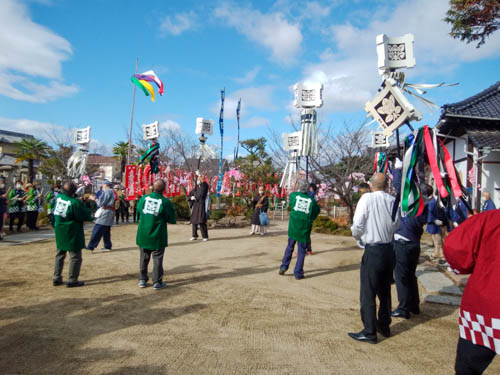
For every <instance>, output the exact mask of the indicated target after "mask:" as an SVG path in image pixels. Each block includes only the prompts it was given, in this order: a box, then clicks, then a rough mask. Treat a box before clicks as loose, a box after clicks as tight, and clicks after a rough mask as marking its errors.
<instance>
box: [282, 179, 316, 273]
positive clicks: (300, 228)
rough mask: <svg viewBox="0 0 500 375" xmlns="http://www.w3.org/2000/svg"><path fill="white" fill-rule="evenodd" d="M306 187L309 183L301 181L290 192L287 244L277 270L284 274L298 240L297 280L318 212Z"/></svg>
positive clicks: (302, 269) (301, 271)
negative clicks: (293, 191)
mask: <svg viewBox="0 0 500 375" xmlns="http://www.w3.org/2000/svg"><path fill="white" fill-rule="evenodd" d="M308 187H309V184H308V183H307V182H306V181H301V182H300V183H299V189H298V191H297V192H295V193H292V194H290V207H291V211H290V219H289V221H288V245H287V247H286V249H285V255H284V256H283V260H282V262H281V266H280V270H279V274H280V275H284V274H285V272H286V271H287V270H288V267H289V266H290V261H291V260H292V254H293V249H294V247H295V243H296V242H298V243H299V245H298V255H297V263H295V270H294V271H293V273H294V275H295V278H296V279H297V280H300V279H303V278H304V258H305V256H306V246H307V243H308V242H310V241H311V230H312V225H313V222H314V220H315V219H316V217H317V216H318V215H319V212H320V208H319V206H318V203H316V200H315V199H314V198H311V197H310V196H309V195H308V194H307V190H308Z"/></svg>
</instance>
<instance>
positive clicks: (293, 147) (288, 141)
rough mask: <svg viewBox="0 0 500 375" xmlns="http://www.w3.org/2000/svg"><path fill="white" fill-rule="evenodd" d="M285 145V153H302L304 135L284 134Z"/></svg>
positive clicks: (299, 133)
mask: <svg viewBox="0 0 500 375" xmlns="http://www.w3.org/2000/svg"><path fill="white" fill-rule="evenodd" d="M283 145H284V149H285V151H300V150H301V148H302V133H301V132H293V133H283Z"/></svg>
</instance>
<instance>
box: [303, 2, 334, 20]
mask: <svg viewBox="0 0 500 375" xmlns="http://www.w3.org/2000/svg"><path fill="white" fill-rule="evenodd" d="M332 6H333V5H332V4H329V5H322V4H321V3H320V2H319V1H308V2H307V3H305V5H303V7H302V10H301V12H302V17H303V18H306V19H320V18H324V17H327V16H329V15H330V11H331V10H332Z"/></svg>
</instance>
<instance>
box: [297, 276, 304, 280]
mask: <svg viewBox="0 0 500 375" xmlns="http://www.w3.org/2000/svg"><path fill="white" fill-rule="evenodd" d="M303 279H304V275H302V276H295V280H303Z"/></svg>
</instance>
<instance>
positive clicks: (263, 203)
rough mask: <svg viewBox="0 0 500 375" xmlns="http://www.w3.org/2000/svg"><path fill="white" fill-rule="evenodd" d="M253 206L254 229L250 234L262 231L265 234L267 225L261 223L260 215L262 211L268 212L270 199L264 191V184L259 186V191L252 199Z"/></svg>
mask: <svg viewBox="0 0 500 375" xmlns="http://www.w3.org/2000/svg"><path fill="white" fill-rule="evenodd" d="M252 206H253V209H254V211H253V216H252V230H251V231H250V234H251V235H252V234H255V233H258V232H260V235H261V236H263V235H264V234H266V227H265V226H264V225H261V223H260V219H259V215H260V213H261V212H265V213H267V208H268V207H269V200H268V199H267V196H266V193H265V191H264V186H259V193H258V194H257V195H256V196H255V197H254V198H253V200H252Z"/></svg>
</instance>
